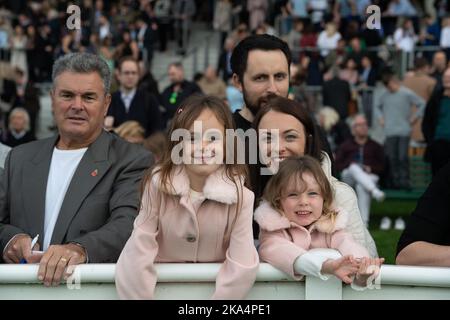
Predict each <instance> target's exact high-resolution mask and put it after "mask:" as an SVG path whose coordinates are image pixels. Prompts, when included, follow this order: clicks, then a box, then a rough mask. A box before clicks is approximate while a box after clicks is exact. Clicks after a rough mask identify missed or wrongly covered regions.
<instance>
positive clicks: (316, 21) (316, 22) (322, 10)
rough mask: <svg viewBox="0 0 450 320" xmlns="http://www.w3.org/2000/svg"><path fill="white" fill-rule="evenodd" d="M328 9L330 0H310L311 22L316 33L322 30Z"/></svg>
mask: <svg viewBox="0 0 450 320" xmlns="http://www.w3.org/2000/svg"><path fill="white" fill-rule="evenodd" d="M328 7H329V4H328V0H309V3H308V8H309V12H310V17H311V22H312V25H313V26H314V30H315V31H316V32H317V31H319V30H321V29H322V22H323V20H324V18H325V14H326V13H327V10H328Z"/></svg>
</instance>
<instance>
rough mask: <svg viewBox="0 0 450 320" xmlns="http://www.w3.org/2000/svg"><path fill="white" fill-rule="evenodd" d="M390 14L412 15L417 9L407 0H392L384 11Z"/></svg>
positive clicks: (415, 13) (414, 14)
mask: <svg viewBox="0 0 450 320" xmlns="http://www.w3.org/2000/svg"><path fill="white" fill-rule="evenodd" d="M386 14H387V15H391V16H406V17H413V16H416V15H417V10H416V8H414V6H413V5H412V4H411V2H410V1H409V0H392V1H390V3H389V6H388V8H387V11H386Z"/></svg>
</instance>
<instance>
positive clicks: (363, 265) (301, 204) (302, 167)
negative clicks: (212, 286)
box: [255, 156, 384, 289]
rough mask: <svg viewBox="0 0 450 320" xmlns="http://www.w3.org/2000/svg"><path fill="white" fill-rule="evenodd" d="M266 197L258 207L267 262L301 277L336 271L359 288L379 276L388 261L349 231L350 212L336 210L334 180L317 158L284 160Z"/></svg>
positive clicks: (261, 253) (262, 254) (263, 256)
mask: <svg viewBox="0 0 450 320" xmlns="http://www.w3.org/2000/svg"><path fill="white" fill-rule="evenodd" d="M263 199H264V200H263V202H262V203H261V205H260V206H259V207H258V208H257V209H256V211H255V220H256V221H257V222H258V224H259V226H260V228H261V233H260V243H261V244H260V247H259V256H260V258H261V260H264V261H266V262H268V263H270V264H272V265H273V266H274V267H276V268H278V269H280V270H282V271H283V272H285V273H287V274H289V275H290V276H291V277H292V278H294V279H297V280H300V279H301V278H302V277H303V275H305V274H306V275H315V276H318V277H321V278H322V279H327V278H328V276H326V274H328V275H330V274H331V275H335V276H336V277H338V278H339V279H341V280H342V281H344V282H345V283H352V286H353V287H354V288H356V289H359V288H361V287H365V286H366V284H367V282H368V279H369V277H370V276H372V277H373V278H375V276H376V275H377V274H378V271H377V270H378V269H379V266H380V265H381V263H383V261H384V259H383V258H381V259H379V258H375V259H372V258H370V257H369V253H368V251H367V249H366V248H364V247H363V246H361V245H359V244H358V243H357V242H356V241H355V240H354V239H353V238H352V236H351V235H350V234H349V233H347V232H345V231H344V228H345V226H346V220H347V218H348V214H347V212H346V211H344V210H342V209H338V208H337V209H335V208H333V205H332V204H333V193H332V190H331V187H330V184H329V182H328V179H327V178H326V176H325V174H324V173H323V171H322V169H321V167H320V164H319V162H318V161H317V160H315V159H314V158H312V157H310V156H303V157H300V158H289V159H286V160H284V161H283V162H282V163H281V164H280V168H279V170H278V172H277V174H276V175H274V176H273V177H272V178H271V179H270V181H269V183H268V185H267V186H266V189H265V190H264V196H263ZM317 248H331V249H335V250H337V251H339V252H340V253H341V254H342V256H339V255H338V256H336V257H335V259H330V258H329V257H330V255H329V253H325V254H324V255H323V257H320V254H319V257H318V255H317V254H309V253H308V252H309V251H310V250H315V252H316V253H317V252H320V251H319V250H318V249H317ZM328 251H331V250H328ZM296 270H297V271H301V272H300V273H296Z"/></svg>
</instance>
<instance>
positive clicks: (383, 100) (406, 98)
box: [375, 73, 425, 189]
mask: <svg viewBox="0 0 450 320" xmlns="http://www.w3.org/2000/svg"><path fill="white" fill-rule="evenodd" d="M382 81H383V84H384V85H385V87H386V89H387V90H386V91H385V92H384V94H383V95H382V96H381V97H380V100H379V102H378V104H377V105H376V106H375V118H376V119H377V120H378V121H379V123H380V125H381V126H382V127H384V134H385V136H386V141H385V143H384V146H385V153H386V155H387V157H388V159H389V171H390V180H389V182H390V186H391V187H393V188H398V189H410V188H411V186H410V183H409V157H408V148H409V141H410V136H411V126H412V125H414V123H415V122H416V121H417V120H418V119H419V118H421V117H422V116H423V111H424V108H425V101H424V100H423V99H422V98H421V97H419V96H418V95H416V94H415V93H414V92H413V91H412V90H410V89H408V88H406V87H404V86H402V85H401V83H400V81H399V80H398V78H397V77H396V76H395V75H394V74H393V73H385V74H384V75H383V76H382ZM413 105H415V106H416V107H417V111H416V112H414V113H412V112H411V107H412V106H413Z"/></svg>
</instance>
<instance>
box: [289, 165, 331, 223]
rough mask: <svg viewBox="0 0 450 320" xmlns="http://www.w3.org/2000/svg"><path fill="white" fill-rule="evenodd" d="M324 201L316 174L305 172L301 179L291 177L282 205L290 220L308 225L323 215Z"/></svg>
mask: <svg viewBox="0 0 450 320" xmlns="http://www.w3.org/2000/svg"><path fill="white" fill-rule="evenodd" d="M302 180H303V182H302ZM323 201H324V200H323V197H322V194H321V191H320V186H319V185H318V183H317V181H316V180H315V179H314V176H313V175H312V174H310V173H309V172H305V173H303V175H302V177H301V179H299V177H293V178H292V179H290V181H289V183H288V184H287V187H286V189H285V191H284V194H282V195H281V199H280V205H281V210H283V212H284V215H285V216H286V218H287V219H288V220H289V221H291V222H294V223H296V224H298V225H300V226H304V227H306V226H309V225H310V224H312V223H313V222H315V221H317V220H318V219H319V218H320V216H321V215H322V212H323Z"/></svg>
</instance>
